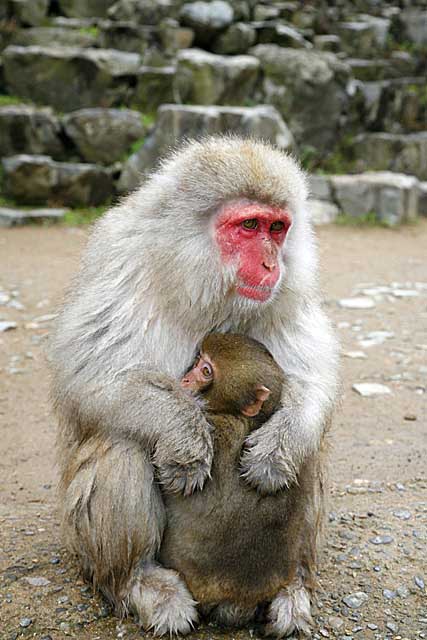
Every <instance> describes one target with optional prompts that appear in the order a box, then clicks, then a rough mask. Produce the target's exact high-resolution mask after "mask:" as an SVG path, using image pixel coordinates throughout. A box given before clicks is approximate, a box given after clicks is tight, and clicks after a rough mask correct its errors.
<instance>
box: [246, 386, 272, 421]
mask: <svg viewBox="0 0 427 640" xmlns="http://www.w3.org/2000/svg"><path fill="white" fill-rule="evenodd" d="M270 393H271V391H270V389H267V387H263V386H262V385H259V386H258V387H257V388H256V389H255V395H256V400H255V401H254V402H252V403H251V404H248V405H246V407H243V409H242V413H243V415H244V416H248V418H253V417H254V416H257V415H258V414H259V412H260V411H261V409H262V405H263V403H264V402H265V401H266V400H267V398H268V397H269V395H270Z"/></svg>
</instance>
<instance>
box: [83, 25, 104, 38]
mask: <svg viewBox="0 0 427 640" xmlns="http://www.w3.org/2000/svg"><path fill="white" fill-rule="evenodd" d="M79 33H84V34H87V35H89V36H93V37H94V38H97V37H98V36H99V33H100V31H99V27H95V26H93V27H80V29H79Z"/></svg>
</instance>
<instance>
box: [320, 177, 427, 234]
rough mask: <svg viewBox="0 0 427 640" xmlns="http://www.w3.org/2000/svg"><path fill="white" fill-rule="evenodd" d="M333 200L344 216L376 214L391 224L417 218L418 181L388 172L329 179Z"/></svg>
mask: <svg viewBox="0 0 427 640" xmlns="http://www.w3.org/2000/svg"><path fill="white" fill-rule="evenodd" d="M330 182H331V187H332V193H333V199H334V201H335V202H336V204H337V205H338V206H339V208H340V209H341V211H343V212H344V213H345V214H347V215H350V216H354V217H360V216H363V215H366V214H368V213H375V214H376V216H377V218H378V219H379V220H381V221H383V222H386V223H387V224H390V225H394V224H398V223H400V222H405V221H407V220H414V219H415V218H416V217H417V215H418V195H419V192H418V184H419V183H418V180H417V179H416V178H414V177H412V176H407V175H403V174H397V173H389V172H385V171H384V172H368V173H363V174H358V175H342V176H338V175H337V176H331V177H330Z"/></svg>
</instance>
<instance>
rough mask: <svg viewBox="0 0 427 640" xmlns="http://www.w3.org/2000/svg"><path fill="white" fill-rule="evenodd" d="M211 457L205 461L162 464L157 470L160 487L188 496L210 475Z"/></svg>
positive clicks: (198, 488) (199, 487)
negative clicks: (184, 463)
mask: <svg viewBox="0 0 427 640" xmlns="http://www.w3.org/2000/svg"><path fill="white" fill-rule="evenodd" d="M211 460H212V459H211V457H210V456H208V459H207V460H206V461H202V460H201V461H198V462H192V463H190V464H186V465H181V464H178V463H176V464H174V463H169V464H163V465H162V466H161V468H160V469H159V471H158V475H159V480H160V482H161V483H162V487H163V489H164V490H165V491H168V492H169V493H183V494H184V495H185V496H190V495H191V494H192V493H194V491H196V490H200V489H202V487H203V485H204V484H205V481H206V480H207V478H209V477H210V470H211Z"/></svg>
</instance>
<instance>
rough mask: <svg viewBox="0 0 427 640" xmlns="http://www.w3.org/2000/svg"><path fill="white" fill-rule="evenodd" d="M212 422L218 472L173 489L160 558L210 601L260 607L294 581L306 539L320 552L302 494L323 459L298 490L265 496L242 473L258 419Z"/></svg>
mask: <svg viewBox="0 0 427 640" xmlns="http://www.w3.org/2000/svg"><path fill="white" fill-rule="evenodd" d="M212 422H213V423H214V426H215V436H214V462H213V466H212V478H211V479H210V480H208V481H207V483H206V485H205V487H204V488H203V490H202V491H201V492H197V493H195V494H193V495H192V496H190V497H184V496H181V495H167V496H165V504H166V511H167V527H166V531H165V535H164V538H163V542H162V546H161V549H160V561H161V562H162V564H164V565H165V566H167V567H170V568H173V569H176V570H177V571H179V572H180V573H181V575H182V576H183V577H184V578H185V581H186V583H187V585H188V587H189V589H190V591H191V593H192V594H193V597H194V598H195V599H196V600H197V601H198V602H199V603H200V604H202V605H210V604H211V605H213V604H217V603H219V602H224V601H231V602H234V603H237V604H240V605H242V606H255V605H256V604H258V603H260V602H263V601H266V600H269V599H271V598H272V597H273V596H274V595H275V594H277V592H278V591H279V590H280V589H281V588H282V587H284V586H286V584H288V583H289V582H290V580H291V579H292V577H293V576H294V574H295V571H296V569H297V561H298V560H301V546H302V547H307V550H306V551H304V550H303V552H302V553H303V556H304V554H305V555H310V554H311V553H312V542H313V541H312V540H308V539H306V538H307V536H306V538H304V534H303V529H304V505H303V504H302V502H303V500H302V499H301V498H302V497H304V498H306V497H307V495H308V494H310V495H311V494H313V492H315V486H314V483H315V482H316V469H315V468H314V467H315V466H316V465H312V464H310V461H308V462H307V463H306V464H305V465H304V466H303V469H302V472H301V474H300V477H299V483H298V485H295V486H294V487H292V488H291V489H288V490H285V491H281V492H279V493H277V494H276V495H270V496H261V495H259V494H258V493H257V492H256V491H255V490H253V489H251V488H249V487H248V485H247V484H246V483H245V482H244V480H242V478H241V477H240V475H239V459H240V456H241V449H242V446H243V443H244V439H245V437H246V435H247V434H248V433H249V431H250V426H251V425H250V421H249V420H247V419H245V418H236V417H233V416H212ZM313 499H314V495H313ZM307 562H308V563H309V562H310V559H309V558H307Z"/></svg>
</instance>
